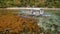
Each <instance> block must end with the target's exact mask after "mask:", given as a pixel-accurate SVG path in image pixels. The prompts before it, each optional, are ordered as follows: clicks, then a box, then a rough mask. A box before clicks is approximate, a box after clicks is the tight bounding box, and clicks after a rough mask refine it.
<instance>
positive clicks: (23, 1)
mask: <svg viewBox="0 0 60 34" xmlns="http://www.w3.org/2000/svg"><path fill="white" fill-rule="evenodd" d="M59 2H60V0H0V7H3V8H4V7H26V6H30V7H33V6H34V7H50V8H60V3H59Z"/></svg>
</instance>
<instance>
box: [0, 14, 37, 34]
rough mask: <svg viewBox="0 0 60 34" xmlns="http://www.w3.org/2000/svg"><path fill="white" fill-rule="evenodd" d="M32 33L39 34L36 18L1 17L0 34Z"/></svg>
mask: <svg viewBox="0 0 60 34" xmlns="http://www.w3.org/2000/svg"><path fill="white" fill-rule="evenodd" d="M26 32H27V33H26ZM32 32H34V33H35V34H38V27H37V21H36V20H35V19H34V18H23V17H21V16H17V15H11V14H9V15H0V34H2V33H3V34H5V33H6V34H22V33H26V34H32Z"/></svg>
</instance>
